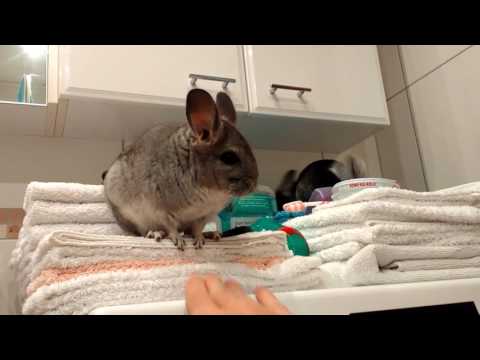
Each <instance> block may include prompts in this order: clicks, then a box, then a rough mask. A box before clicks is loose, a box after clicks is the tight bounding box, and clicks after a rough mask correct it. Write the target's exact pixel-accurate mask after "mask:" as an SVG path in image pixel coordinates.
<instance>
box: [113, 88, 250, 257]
mask: <svg viewBox="0 0 480 360" xmlns="http://www.w3.org/2000/svg"><path fill="white" fill-rule="evenodd" d="M219 99H220V101H219ZM217 104H221V106H219V105H216V104H215V102H214V101H213V99H212V98H211V97H210V95H208V93H206V92H204V91H203V90H199V89H196V90H192V91H191V92H190V93H189V94H188V96H187V118H188V123H187V124H184V125H181V126H179V125H158V126H156V127H154V128H152V129H151V130H149V131H148V132H146V133H145V134H144V135H143V136H142V137H140V138H139V139H138V140H137V141H136V142H135V143H133V144H132V145H130V146H129V147H127V148H126V149H125V150H124V151H122V153H121V154H120V155H119V157H118V158H117V160H116V161H115V162H114V163H113V164H112V166H111V167H110V169H109V170H108V172H107V174H106V176H105V179H104V185H105V195H106V198H107V200H108V202H109V204H110V205H111V208H112V211H113V213H114V215H115V217H116V219H117V221H118V223H119V224H120V225H121V226H122V227H123V228H124V229H126V230H127V231H130V232H132V233H134V234H137V235H142V236H146V235H147V234H150V233H153V232H156V233H155V234H156V235H155V238H157V237H158V234H162V233H164V234H165V235H166V236H168V237H169V238H170V239H172V240H173V241H174V242H175V243H176V244H177V246H178V247H179V248H180V249H183V246H184V240H183V238H182V237H181V236H180V233H181V232H186V233H189V234H191V235H193V236H194V238H195V244H196V246H197V247H202V245H203V244H204V241H205V239H204V236H203V234H202V230H203V228H204V226H205V224H206V223H207V222H208V221H209V220H210V219H211V218H212V217H214V216H215V215H217V214H218V213H219V212H220V211H221V210H222V209H223V208H224V207H225V206H226V205H227V204H228V202H229V201H230V199H231V197H232V196H234V195H235V196H239V195H245V194H247V193H249V192H250V191H252V190H253V189H254V188H255V186H256V184H257V178H258V169H257V163H256V160H255V157H254V155H253V153H252V151H251V149H250V146H249V145H248V143H247V141H246V140H245V139H244V137H243V136H242V135H241V134H240V132H239V131H238V130H237V129H236V128H235V121H236V119H235V115H234V109H233V104H232V103H231V101H230V99H229V98H228V97H226V95H225V94H222V95H218V96H217ZM198 111H203V113H201V114H205V113H207V112H208V113H209V114H210V115H211V118H209V120H211V121H209V122H207V123H206V122H205V121H204V119H205V118H204V117H203V118H201V119H200V120H202V121H198V119H199V118H198ZM232 113H233V114H232ZM196 114H197V115H196ZM196 116H197V117H196ZM225 151H231V152H234V153H235V154H236V156H237V157H238V159H239V160H240V161H239V162H238V163H236V164H226V163H225V162H224V161H222V160H221V159H224V158H222V157H221V156H222V154H225Z"/></svg>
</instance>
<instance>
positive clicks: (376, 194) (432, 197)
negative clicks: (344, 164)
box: [314, 182, 480, 212]
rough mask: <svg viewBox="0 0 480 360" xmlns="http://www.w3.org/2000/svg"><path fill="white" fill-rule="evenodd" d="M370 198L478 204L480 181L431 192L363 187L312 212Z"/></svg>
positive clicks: (417, 203)
mask: <svg viewBox="0 0 480 360" xmlns="http://www.w3.org/2000/svg"><path fill="white" fill-rule="evenodd" d="M372 200H388V201H395V202H397V203H404V204H406V205H415V204H416V205H420V204H422V203H423V204H424V205H436V206H443V205H446V206H462V205H463V206H478V205H480V182H473V183H469V184H464V185H460V186H455V187H451V188H447V189H442V190H438V191H431V192H416V191H411V190H405V189H397V188H371V189H364V190H362V191H359V192H357V193H354V194H352V195H351V196H349V197H347V198H345V199H342V200H338V201H332V202H330V203H326V204H322V205H319V206H317V207H316V208H315V209H314V212H315V211H323V210H324V209H329V208H335V207H341V206H344V205H348V204H355V203H359V202H365V201H372Z"/></svg>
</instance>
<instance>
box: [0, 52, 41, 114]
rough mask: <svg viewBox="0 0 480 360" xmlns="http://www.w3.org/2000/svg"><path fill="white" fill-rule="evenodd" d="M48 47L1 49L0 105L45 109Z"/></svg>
mask: <svg viewBox="0 0 480 360" xmlns="http://www.w3.org/2000/svg"><path fill="white" fill-rule="evenodd" d="M47 59H48V45H0V102H14V103H28V104H41V105H45V104H46V102H47Z"/></svg>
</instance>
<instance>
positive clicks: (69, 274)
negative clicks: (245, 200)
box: [23, 232, 325, 314]
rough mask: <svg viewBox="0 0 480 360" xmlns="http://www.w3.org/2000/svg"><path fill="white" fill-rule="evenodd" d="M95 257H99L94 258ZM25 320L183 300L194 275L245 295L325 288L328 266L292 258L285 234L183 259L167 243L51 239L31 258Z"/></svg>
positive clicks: (245, 239)
mask: <svg viewBox="0 0 480 360" xmlns="http://www.w3.org/2000/svg"><path fill="white" fill-rule="evenodd" d="M92 254H97V255H96V256H95V255H94V256H90V255H92ZM32 258H33V260H32V263H33V268H32V275H33V276H32V281H31V282H30V283H29V287H28V294H29V296H28V298H27V300H26V302H25V304H24V306H23V313H24V314H87V313H88V312H90V311H91V310H93V309H94V308H96V307H100V306H109V305H120V304H130V303H138V302H151V301H163V300H165V301H166V300H174V299H181V298H182V297H183V291H184V290H183V289H184V284H185V281H186V279H187V278H188V276H189V275H190V274H191V273H192V272H197V273H207V272H213V273H217V274H219V275H221V276H225V277H231V278H234V279H236V280H238V281H239V282H240V283H241V284H242V285H243V286H244V287H245V288H246V289H247V290H249V291H250V290H253V288H254V287H256V286H266V287H268V288H271V289H273V290H274V291H287V290H293V289H295V290H301V289H311V288H318V287H321V286H322V284H323V277H324V276H325V272H324V271H322V270H320V269H318V267H319V265H320V264H321V263H322V260H321V259H319V258H315V257H297V256H293V255H292V253H291V251H290V250H288V247H287V242H286V236H285V234H284V233H283V232H260V233H250V234H244V235H240V236H237V237H232V238H229V239H228V240H221V241H219V242H213V241H209V242H207V244H206V245H205V248H203V249H202V250H201V251H199V250H195V249H194V248H193V244H192V243H191V242H187V246H186V249H185V251H184V252H181V253H180V252H179V251H178V250H177V249H175V247H174V245H173V243H172V242H170V241H169V240H165V241H161V242H160V243H158V242H155V241H154V240H149V239H144V238H137V237H128V236H98V235H88V234H76V233H65V232H59V233H53V234H52V235H49V236H46V237H45V238H44V239H43V240H42V241H41V242H40V244H39V246H38V248H37V250H36V251H35V254H34V255H33V257H32Z"/></svg>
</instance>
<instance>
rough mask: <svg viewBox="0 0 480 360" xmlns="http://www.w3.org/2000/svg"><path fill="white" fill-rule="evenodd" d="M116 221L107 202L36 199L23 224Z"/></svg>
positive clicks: (101, 222)
mask: <svg viewBox="0 0 480 360" xmlns="http://www.w3.org/2000/svg"><path fill="white" fill-rule="evenodd" d="M105 223H115V218H114V216H113V213H112V210H111V209H110V207H109V206H108V204H106V203H86V204H67V203H59V202H49V201H34V202H33V203H32V204H31V205H30V209H29V211H28V212H27V213H26V215H25V218H24V221H23V225H24V226H33V225H43V224H105Z"/></svg>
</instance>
